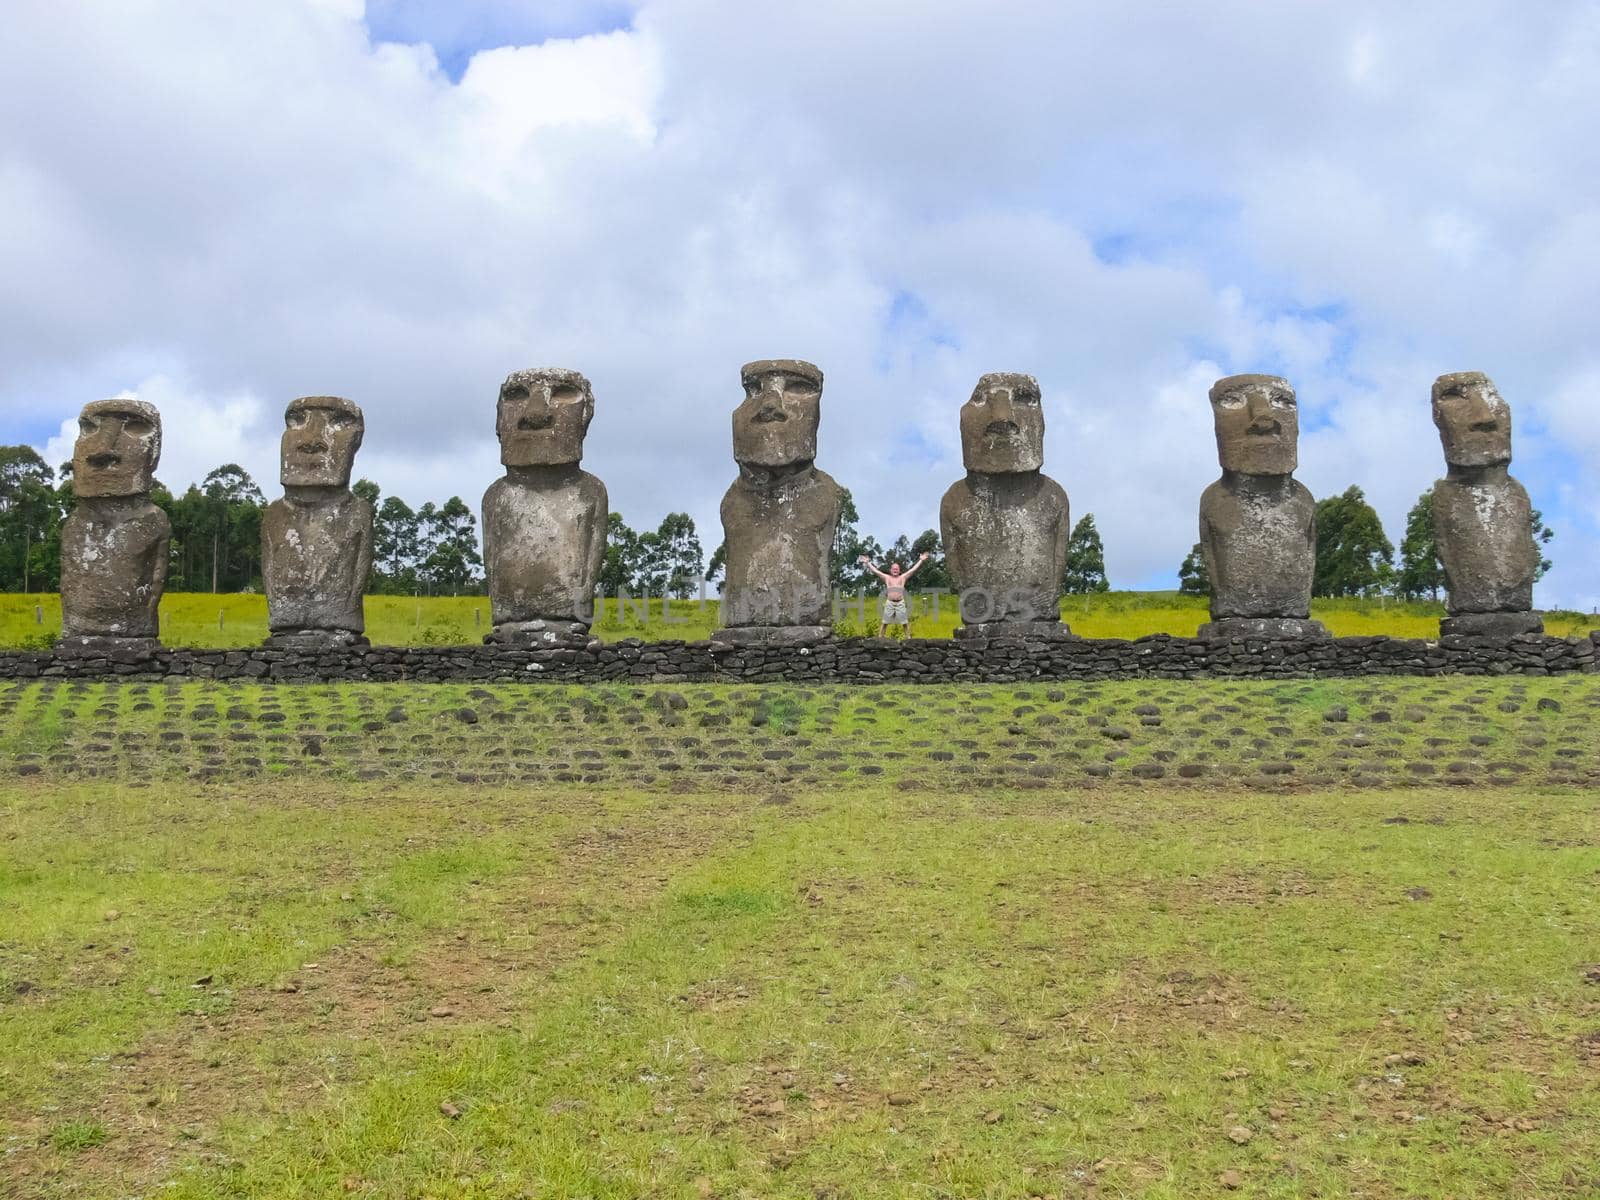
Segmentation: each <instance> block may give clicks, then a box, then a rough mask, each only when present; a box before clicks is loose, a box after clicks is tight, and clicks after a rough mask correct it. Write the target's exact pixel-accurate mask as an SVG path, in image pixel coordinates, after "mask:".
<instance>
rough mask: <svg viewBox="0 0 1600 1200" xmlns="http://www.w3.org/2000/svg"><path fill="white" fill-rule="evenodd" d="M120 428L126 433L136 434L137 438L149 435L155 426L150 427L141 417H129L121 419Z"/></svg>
mask: <svg viewBox="0 0 1600 1200" xmlns="http://www.w3.org/2000/svg"><path fill="white" fill-rule="evenodd" d="M122 428H123V429H124V430H126V431H127V432H128V433H132V434H137V435H138V436H140V437H143V436H144V435H145V434H147V433H149V432H150V431H151V430H152V429H153V428H155V426H153V425H151V424H150V422H149V421H147V420H145V419H144V418H143V417H141V416H136V415H129V416H126V417H123V418H122Z"/></svg>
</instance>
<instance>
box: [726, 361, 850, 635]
mask: <svg viewBox="0 0 1600 1200" xmlns="http://www.w3.org/2000/svg"><path fill="white" fill-rule="evenodd" d="M740 376H741V378H742V380H743V383H744V402H743V403H742V404H740V405H739V407H738V408H736V409H734V410H733V457H734V458H735V460H737V462H738V463H739V478H737V479H735V480H734V481H733V486H731V487H730V488H729V489H728V492H727V495H725V496H724V497H723V498H722V533H723V538H724V542H725V544H726V546H727V548H728V566H727V571H728V574H727V581H726V585H725V586H724V588H723V592H722V622H723V626H724V628H722V629H719V630H717V631H716V632H715V633H714V634H712V638H713V639H714V640H716V641H719V642H732V643H735V644H743V643H779V644H790V645H807V644H810V643H814V642H819V641H822V640H823V639H824V638H827V637H829V636H831V635H832V633H833V598H832V596H831V595H830V594H829V591H828V559H829V555H830V554H831V553H832V551H833V535H834V531H835V530H836V529H837V528H838V527H839V508H840V503H841V499H842V496H843V492H842V490H841V489H840V487H839V485H838V484H837V483H835V482H834V481H833V480H832V478H830V477H829V476H828V475H827V474H826V473H824V472H822V471H819V470H817V467H816V457H817V425H818V423H819V422H820V420H821V415H822V372H821V371H820V370H818V369H817V368H816V367H814V366H812V365H811V364H810V363H808V362H799V361H797V360H795V359H787V358H780V359H767V360H763V361H760V362H752V363H746V364H745V365H744V367H743V369H742V370H741V371H740Z"/></svg>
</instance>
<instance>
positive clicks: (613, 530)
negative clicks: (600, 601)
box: [600, 512, 639, 596]
mask: <svg viewBox="0 0 1600 1200" xmlns="http://www.w3.org/2000/svg"><path fill="white" fill-rule="evenodd" d="M638 577H639V535H638V534H637V533H636V532H634V531H633V530H632V529H630V528H629V527H628V523H627V522H626V521H624V520H623V519H622V514H621V513H615V512H614V513H607V514H606V555H605V558H604V559H602V560H601V563H600V590H601V591H602V592H603V593H604V594H605V595H607V596H619V595H621V594H622V593H623V592H628V593H629V594H630V595H631V594H635V593H637V592H638V590H639V588H638Z"/></svg>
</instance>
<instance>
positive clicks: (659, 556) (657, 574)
mask: <svg viewBox="0 0 1600 1200" xmlns="http://www.w3.org/2000/svg"><path fill="white" fill-rule="evenodd" d="M704 563H705V554H704V552H703V551H702V550H701V549H700V537H699V535H698V534H697V533H696V532H695V528H694V520H693V518H691V517H690V516H689V514H688V513H668V514H667V515H666V516H665V517H664V518H662V521H661V525H660V527H659V528H657V529H656V531H655V532H654V533H646V534H643V535H642V536H641V537H640V538H639V574H638V584H639V591H640V592H641V593H642V594H645V595H651V594H653V595H657V596H676V597H678V598H679V599H684V598H686V597H689V596H693V595H694V594H695V592H696V591H698V590H699V587H700V578H701V569H702V567H703V565H704Z"/></svg>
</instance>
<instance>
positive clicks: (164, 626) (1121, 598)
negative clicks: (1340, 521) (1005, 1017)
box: [0, 592, 1600, 649]
mask: <svg viewBox="0 0 1600 1200" xmlns="http://www.w3.org/2000/svg"><path fill="white" fill-rule="evenodd" d="M878 603H879V602H878V600H877V598H876V597H871V596H869V597H867V598H866V599H865V601H864V602H863V603H856V602H854V601H852V602H850V603H849V604H847V605H845V606H844V608H843V612H842V614H841V617H840V620H839V622H838V631H839V632H840V633H841V634H843V635H846V636H861V635H868V634H876V633H877V632H878ZM717 612H718V602H717V601H716V600H707V601H706V602H705V603H704V604H703V605H702V604H701V603H700V602H699V601H698V600H673V601H669V602H668V603H667V607H666V611H665V616H664V615H663V609H662V601H660V600H651V601H649V602H648V605H646V602H645V601H640V600H634V601H631V602H630V603H629V604H628V605H627V606H626V607H625V608H624V607H623V606H622V605H620V604H619V602H618V601H617V600H615V599H610V600H605V601H602V602H601V604H600V610H599V619H598V620H597V621H596V623H595V632H596V633H597V634H598V636H600V637H601V638H604V639H605V640H607V641H617V640H619V639H621V638H627V637H636V638H643V639H645V640H647V641H655V640H663V639H672V638H677V639H683V640H685V641H695V640H698V639H703V638H706V637H708V636H710V634H711V631H712V630H713V629H715V628H716V627H717V623H718V616H717ZM1061 613H1062V616H1063V618H1064V619H1065V620H1066V621H1067V622H1068V624H1070V625H1071V626H1072V629H1073V631H1074V632H1075V633H1078V634H1081V635H1082V636H1084V637H1094V638H1139V637H1146V636H1148V635H1150V634H1155V633H1166V634H1172V635H1173V636H1175V637H1193V636H1194V633H1195V631H1196V630H1197V629H1198V628H1199V627H1200V626H1201V624H1203V623H1204V622H1205V621H1206V620H1207V619H1208V618H1207V614H1206V601H1205V600H1204V598H1199V597H1193V596H1181V595H1179V594H1178V593H1176V592H1107V593H1103V594H1099V595H1093V596H1070V597H1068V598H1066V599H1064V600H1063V601H1062V603H1061ZM366 614H367V636H368V637H369V638H371V640H372V641H373V642H374V643H376V644H378V645H384V646H418V645H466V644H472V643H477V642H481V641H482V640H483V635H484V633H485V632H487V630H488V623H489V601H488V599H487V598H486V597H483V596H424V597H411V596H368V597H367V600H366ZM1312 615H1313V616H1314V617H1316V618H1317V619H1318V620H1321V621H1323V622H1324V623H1325V624H1326V625H1327V626H1328V628H1329V630H1330V631H1332V632H1333V633H1334V634H1335V635H1336V636H1340V637H1346V636H1358V635H1360V636H1367V635H1378V634H1382V635H1387V636H1390V637H1416V638H1431V637H1437V636H1438V633H1439V618H1440V617H1441V616H1443V615H1444V607H1443V605H1440V604H1430V603H1402V602H1397V601H1391V600H1318V601H1316V602H1314V603H1313V604H1312ZM912 618H913V621H914V626H913V629H914V632H915V633H916V635H917V636H918V637H949V636H950V634H951V633H952V631H954V629H955V628H956V626H957V624H958V623H959V618H958V615H957V611H956V603H955V600H954V599H953V598H952V597H950V596H943V597H938V598H937V599H936V598H934V597H931V596H921V597H917V598H915V600H914V606H913V611H912ZM1545 628H1546V631H1547V632H1549V633H1551V634H1553V635H1556V636H1562V637H1567V636H1574V635H1582V634H1587V633H1588V632H1589V631H1590V630H1592V629H1596V628H1600V617H1595V616H1588V615H1585V614H1582V613H1562V612H1557V613H1550V614H1548V615H1547V616H1546V618H1545ZM60 633H61V602H60V597H58V596H55V595H15V594H9V595H0V646H10V647H30V648H42V647H45V646H48V645H49V644H50V643H51V642H52V641H53V640H54V639H55V638H56V637H58V636H59V635H60ZM161 635H162V640H163V641H164V642H166V644H167V645H169V646H193V647H201V648H217V649H234V648H239V647H246V646H254V645H258V644H259V643H260V642H261V641H262V639H263V638H265V637H266V636H267V602H266V598H265V597H264V596H260V595H241V594H229V595H220V596H213V595H209V594H205V593H193V592H189V593H170V594H168V595H167V596H165V597H163V598H162V601H161Z"/></svg>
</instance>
